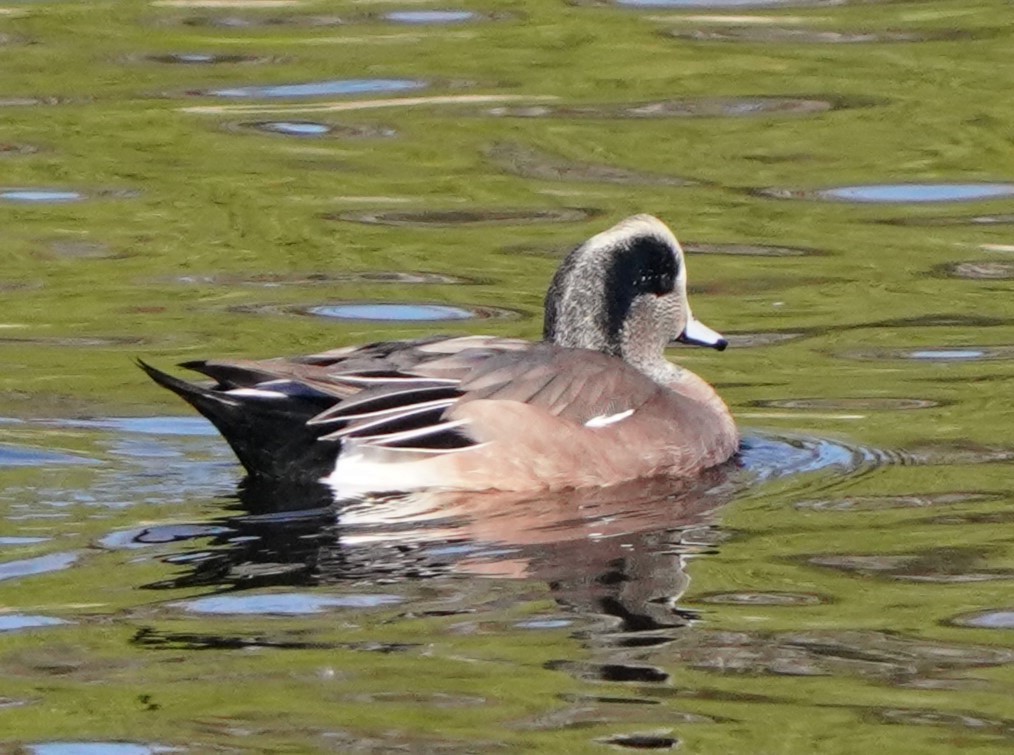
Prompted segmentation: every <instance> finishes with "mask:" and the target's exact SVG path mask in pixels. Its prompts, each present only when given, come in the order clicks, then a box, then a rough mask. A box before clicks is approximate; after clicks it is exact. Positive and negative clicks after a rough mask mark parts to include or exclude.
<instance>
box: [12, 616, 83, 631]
mask: <svg viewBox="0 0 1014 755" xmlns="http://www.w3.org/2000/svg"><path fill="white" fill-rule="evenodd" d="M68 623H70V622H67V621H64V620H63V619H56V618H53V617H52V616H29V615H27V614H23V613H11V614H4V615H0V632H16V631H17V630H19V629H35V628H37V627H54V626H58V625H60V624H68Z"/></svg>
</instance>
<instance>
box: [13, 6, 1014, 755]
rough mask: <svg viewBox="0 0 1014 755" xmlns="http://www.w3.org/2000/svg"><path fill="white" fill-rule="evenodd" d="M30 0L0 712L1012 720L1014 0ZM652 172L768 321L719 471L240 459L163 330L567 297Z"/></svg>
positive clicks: (697, 266)
mask: <svg viewBox="0 0 1014 755" xmlns="http://www.w3.org/2000/svg"><path fill="white" fill-rule="evenodd" d="M241 6H242V7H241ZM8 10H9V11H14V12H3V11H0V70H2V71H3V76H0V110H2V114H3V118H2V119H0V120H2V122H0V160H2V164H3V170H4V178H3V186H2V187H0V235H2V243H3V260H4V264H3V267H2V269H0V295H2V300H3V306H2V308H0V360H2V363H3V369H2V370H0V607H2V610H0V677H2V678H3V680H4V685H3V689H2V690H0V750H3V751H8V750H9V751H24V752H36V753H49V754H50V755H53V754H59V753H90V752H95V753H99V752H101V753H125V754H126V753H155V752H173V751H182V752H233V751H237V750H241V751H256V752H266V751H279V752H281V751H287V752H321V751H323V752H450V753H459V752H460V753H464V752H468V753H479V752H482V753H485V752H490V753H497V752H505V751H507V752H531V753H559V752H574V753H583V752H589V753H599V752H607V751H633V750H639V749H640V750H643V749H650V750H665V749H673V748H677V747H678V748H680V749H681V751H685V752H693V753H702V754H708V753H715V754H716V755H717V754H723V755H724V754H725V753H730V752H758V753H765V752H779V753H788V754H790V755H792V754H797V753H798V755H810V753H813V752H821V753H829V755H835V754H836V753H840V754H841V755H846V754H851V753H855V752H863V751H877V752H890V753H894V752H899V753H903V752H913V753H914V752H920V753H921V752H933V753H941V752H943V753H948V752H955V753H956V752H962V753H965V752H983V753H985V752H1005V751H1008V750H1010V749H1011V746H1012V744H1014V743H1012V737H1014V734H1012V732H1014V723H1012V718H1014V716H1012V714H1011V706H1010V699H1011V689H1012V688H1014V633H1012V627H1014V620H1012V601H1011V597H1010V596H1011V584H1012V579H1014V565H1012V554H1014V551H1012V547H1011V543H1010V536H1009V534H1008V530H1009V528H1010V525H1011V522H1012V517H1011V511H1014V498H1012V494H1011V484H1010V481H1011V479H1012V472H1014V421H1012V420H1014V417H1012V414H1011V401H1010V396H1011V395H1014V379H1012V373H1011V365H1012V356H1014V295H1012V294H1014V291H1012V285H1014V283H1012V278H1011V271H1010V250H1011V247H1012V243H1014V239H1012V237H1011V233H1010V229H1011V223H1012V222H1014V194H1012V193H1011V189H1010V181H1011V180H1012V179H1014V153H1012V151H1011V150H1010V149H1009V147H1010V144H1009V124H1010V123H1012V122H1014V99H1012V98H1011V97H1010V96H1009V93H1010V91H1012V90H1014V73H1012V69H1011V67H1010V65H1009V59H1010V49H1011V47H1012V45H1014V27H1012V26H1011V25H1010V24H1002V23H999V22H998V20H997V19H998V18H1000V17H1001V16H1002V14H1003V13H1004V11H1009V8H1008V7H1006V6H1005V5H1004V4H1003V3H997V2H992V1H991V0H938V1H937V2H934V3H911V2H834V1H831V2H813V3H804V2H778V1H777V0H770V1H769V2H764V0H732V2H721V0H698V1H696V2H677V0H672V1H671V2H630V3H627V2H564V3H538V2H523V3H520V4H516V5H512V6H511V8H510V12H509V13H507V12H500V11H495V10H494V11H491V10H490V8H487V7H480V6H478V5H473V4H469V3H465V4H454V5H446V6H441V5H427V6H425V7H424V6H422V5H418V4H414V3H403V4H388V5H385V6H383V7H381V6H375V7H374V6H370V7H368V8H364V7H359V6H356V7H353V6H352V5H349V7H335V8H329V9H327V10H326V11H325V10H323V8H315V7H311V6H308V5H299V4H291V3H289V4H278V3H274V2H271V3H267V4H265V3H259V4H257V5H252V4H251V5H243V4H236V3H231V4H230V7H228V8H225V7H208V6H205V7H194V6H188V5H187V4H185V3H176V2H168V3H156V4H141V5H136V6H134V5H130V4H127V5H124V4H115V5H109V6H106V5H101V4H98V5H96V4H94V3H83V4H82V3H53V2H48V0H35V1H33V2H31V3H16V4H15V6H13V7H12V8H10V9H8ZM385 14H387V17H385ZM493 20H495V23H486V21H493ZM779 30H780V31H779ZM685 32H695V33H696V34H695V35H694V38H692V39H683V38H677V37H675V36H674V34H680V33H685ZM814 35H815V36H814ZM839 42H854V43H853V44H844V43H841V44H839ZM885 71H887V72H889V73H890V75H885ZM437 86H439V87H440V88H441V91H440V92H438V93H437V94H436V95H434V96H432V97H430V96H422V95H426V94H427V93H428V91H429V89H425V88H424V87H429V88H436V87H437ZM466 90H467V91H466ZM338 113H340V114H341V115H340V120H337V119H338V118H339V116H338V115H337V114H338ZM108 187H125V188H123V189H110V188H108ZM751 187H775V188H774V189H773V190H772V191H771V192H769V194H774V195H775V196H776V197H784V198H785V201H777V200H776V199H774V198H772V196H770V195H763V194H761V195H759V194H758V193H757V192H756V189H755V188H751ZM812 187H816V189H813V188H812ZM779 192H780V193H779ZM822 192H826V194H822ZM127 198H129V199H130V201H129V202H127V201H122V200H126V199H127ZM792 199H798V200H809V201H791V200H792ZM98 200H101V201H98ZM971 202H974V204H967V203H971ZM972 208H974V210H973V209H972ZM635 212H652V213H655V214H657V215H659V216H661V217H662V218H663V219H665V220H666V221H667V222H669V223H670V224H671V225H672V227H673V229H674V231H675V232H676V233H677V235H678V236H679V238H680V239H681V240H683V241H685V242H686V243H685V246H686V248H687V250H688V255H687V268H688V275H689V284H690V287H691V291H692V294H691V296H692V304H693V307H694V313H695V314H696V315H697V316H699V317H700V318H701V319H702V320H703V321H705V322H707V323H708V324H709V325H710V326H712V327H714V328H716V329H718V330H720V331H722V332H724V333H726V334H729V335H730V341H731V343H732V345H731V347H730V348H729V349H728V350H726V351H725V352H724V353H721V354H719V353H713V352H707V351H704V350H700V349H691V348H679V349H672V350H671V351H670V352H669V355H670V357H671V358H672V359H674V360H676V361H678V362H680V363H681V364H683V365H684V366H685V367H686V368H689V369H691V370H693V371H694V372H696V373H698V374H700V375H701V376H702V377H704V378H705V379H707V380H708V381H710V382H712V383H714V384H715V385H716V386H717V388H718V390H719V392H720V393H721V395H722V396H723V397H724V399H725V400H726V401H727V402H728V404H729V405H730V407H731V409H732V411H733V413H734V414H735V415H736V417H737V421H738V423H739V425H740V427H741V429H742V432H743V447H742V451H741V454H740V455H739V457H738V458H737V459H736V460H735V462H734V463H732V464H730V465H728V466H727V467H725V468H723V469H720V470H716V471H715V472H713V473H711V474H709V475H705V476H703V477H702V478H701V479H699V480H696V481H694V482H693V483H689V482H687V483H683V484H678V485H673V484H671V482H670V483H668V484H659V483H655V482H652V483H648V482H642V483H637V484H632V485H628V486H623V487H621V488H617V489H612V490H595V491H583V492H580V493H579V492H572V493H566V494H561V495H558V496H549V497H547V496H527V497H526V496H520V497H518V496H506V495H494V494H486V495H471V496H467V495H463V496H450V495H444V496H438V495H429V496H426V495H419V496H414V497H413V496H407V497H406V496H391V497H382V498H378V499H372V500H346V501H334V500H332V499H331V496H330V492H329V491H328V490H326V489H318V488H317V487H316V486H306V487H299V488H294V487H292V486H281V487H267V486H263V485H256V484H251V483H244V482H242V471H241V469H240V468H239V466H238V465H237V464H236V462H235V460H234V458H233V455H232V453H231V451H230V450H229V448H228V446H227V444H226V443H225V442H224V441H222V440H221V438H220V437H219V436H218V434H217V433H216V432H215V431H214V429H213V428H212V427H211V426H210V425H209V424H208V423H206V422H205V421H204V420H203V419H201V418H200V417H197V416H196V415H194V414H193V413H192V412H190V410H189V409H188V408H187V407H186V406H184V405H183V404H182V403H181V402H179V401H178V400H177V399H176V398H175V397H173V396H171V395H170V394H168V393H167V392H164V391H161V390H160V389H158V388H157V387H156V386H154V385H153V384H152V383H151V382H150V381H149V380H148V379H147V378H146V377H145V376H144V374H143V373H141V371H140V370H138V369H137V368H136V367H135V366H134V364H133V361H132V360H133V359H134V358H135V357H141V358H143V359H145V360H146V361H151V362H152V363H153V364H156V365H158V366H160V367H163V368H165V369H167V370H175V368H174V367H173V365H174V364H175V363H178V362H186V361H190V360H195V359H201V358H205V357H212V356H216V355H222V356H228V357H231V358H239V357H251V358H263V357H269V356H275V355H282V354H300V353H315V352H320V351H323V350H326V349H330V348H335V347H340V346H344V345H348V344H353V343H363V342H370V341H379V340H385V339H391V338H412V337H419V336H424V335H428V334H431V333H434V332H439V333H454V334H464V333H490V334H494V335H501V336H512V337H524V338H537V337H538V336H539V334H540V332H541V328H542V318H541V314H540V313H541V308H542V301H543V297H544V294H545V288H546V285H547V284H548V281H549V280H550V278H551V276H552V274H553V271H554V268H555V267H556V265H557V264H558V263H559V260H560V259H561V257H562V255H563V254H564V253H566V251H567V250H569V249H571V248H573V246H574V245H576V244H578V243H580V242H581V241H582V240H584V239H585V238H587V237H589V236H591V235H592V234H594V233H597V232H599V231H601V230H603V229H604V228H606V227H608V226H609V225H611V224H612V223H613V222H615V221H616V220H619V219H620V218H622V217H625V216H626V215H629V214H633V213H635ZM504 252H507V253H504ZM465 283H467V284H469V285H462V284H465ZM307 315H310V316H307ZM180 372H181V373H182V371H180Z"/></svg>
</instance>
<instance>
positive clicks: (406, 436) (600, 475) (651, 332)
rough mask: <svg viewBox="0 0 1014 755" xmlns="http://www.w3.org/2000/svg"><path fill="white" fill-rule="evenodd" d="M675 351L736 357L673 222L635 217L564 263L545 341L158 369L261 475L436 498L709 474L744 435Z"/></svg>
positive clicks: (155, 373)
mask: <svg viewBox="0 0 1014 755" xmlns="http://www.w3.org/2000/svg"><path fill="white" fill-rule="evenodd" d="M673 340H677V341H681V342H684V343H688V344H697V345H702V346H710V347H712V348H715V349H718V350H720V351H721V350H722V349H724V348H725V347H726V345H727V342H726V340H725V339H724V338H722V337H721V336H720V335H719V334H718V333H716V332H715V331H713V330H711V329H710V328H708V327H707V326H705V325H703V324H702V323H701V322H699V321H698V320H696V319H694V317H693V315H692V314H691V311H690V306H689V304H688V302H687V278H686V265H685V260H684V256H683V250H682V249H681V247H680V245H679V242H678V241H677V240H676V237H675V236H674V235H673V233H672V231H670V230H669V228H668V227H666V225H665V224H664V223H662V222H661V221H660V220H658V219H657V218H654V217H652V216H650V215H635V216H633V217H630V218H627V219H626V220H624V221H622V222H620V223H618V224H617V225H615V226H613V227H612V228H610V229H608V230H606V231H604V232H602V233H599V234H598V235H596V236H593V237H592V238H590V239H588V240H587V241H585V242H584V243H583V244H581V245H580V246H578V247H577V248H575V249H574V250H573V251H572V252H570V254H568V255H567V257H566V258H565V259H564V261H563V263H562V264H561V266H560V268H559V269H558V270H557V272H556V275H555V276H554V277H553V280H552V283H551V284H550V286H549V290H548V292H547V294H546V301H545V320H544V329H543V340H542V341H541V342H537V343H536V342H531V341H525V340H520V339H512V338H496V337H492V336H464V337H453V336H450V337H449V336H438V337H433V338H425V339H419V340H406V341H387V342H380V343H372V344H368V345H365V346H350V347H346V348H339V349H334V350H331V351H326V352H323V353H321V354H314V355H311V356H303V357H295V358H277V359H269V360H264V361H248V360H209V361H193V362H185V363H183V364H181V365H180V366H181V367H185V368H188V369H191V370H195V371H197V372H200V373H203V374H204V375H206V376H208V377H210V378H211V379H212V380H213V381H214V382H213V383H211V384H203V385H202V384H195V383H189V382H186V381H184V380H181V379H179V378H176V377H173V376H172V375H169V374H167V373H165V372H162V371H160V370H158V369H156V368H154V367H152V366H150V365H148V364H145V363H144V362H139V365H140V366H141V368H142V369H144V371H145V372H147V373H148V375H149V376H151V378H152V379H153V380H154V381H155V382H156V383H158V384H159V385H161V386H163V387H165V388H167V389H169V390H171V391H173V392H175V393H177V394H179V395H180V396H181V397H182V398H183V399H185V400H186V401H187V402H189V403H190V404H191V405H192V406H193V407H194V408H195V409H197V411H199V412H200V413H201V414H203V415H204V416H205V417H207V418H208V419H209V420H210V421H211V422H212V423H213V424H214V425H215V427H217V428H218V430H219V432H221V433H222V435H223V436H224V437H225V439H226V440H227V441H228V442H229V444H230V445H231V446H232V449H233V451H235V453H236V455H237V456H238V457H239V460H240V461H241V462H242V464H243V466H244V467H245V468H246V470H247V472H248V473H249V474H250V475H251V477H254V478H270V479H290V480H322V481H324V482H326V483H328V484H330V485H331V486H332V487H333V488H334V489H335V491H336V494H338V495H345V494H353V493H365V492H377V491H392V490H400V491H408V490H419V489H431V488H449V489H459V490H487V489H493V490H515V491H523V490H561V489H567V488H580V487H588V486H604V485H612V484H616V483H619V482H623V481H626V480H632V479H637V478H648V477H659V476H668V477H679V478H685V477H689V476H692V475H696V474H697V473H699V472H700V471H702V470H704V469H708V468H710V467H714V466H716V465H718V464H721V463H722V462H724V461H726V460H727V459H729V457H731V456H732V455H733V454H734V453H735V452H736V449H737V446H738V442H739V440H738V433H737V431H736V425H735V423H734V422H733V419H732V416H731V415H730V414H729V410H728V409H727V407H726V406H725V404H724V403H723V401H722V399H721V398H720V397H719V396H718V394H717V393H716V392H715V390H714V388H712V387H711V386H710V385H709V384H708V383H707V382H705V381H704V380H703V379H701V378H700V377H698V376H697V375H695V374H693V373H692V372H690V371H689V370H687V369H684V368H682V367H679V366H677V365H675V364H673V363H671V362H669V361H668V360H667V359H666V358H665V354H664V349H665V348H666V346H667V345H668V344H669V343H670V342H671V341H673Z"/></svg>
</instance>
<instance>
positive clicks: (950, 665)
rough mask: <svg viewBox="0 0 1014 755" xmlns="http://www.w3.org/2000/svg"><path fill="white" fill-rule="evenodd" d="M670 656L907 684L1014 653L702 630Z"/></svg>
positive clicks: (851, 634)
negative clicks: (912, 680)
mask: <svg viewBox="0 0 1014 755" xmlns="http://www.w3.org/2000/svg"><path fill="white" fill-rule="evenodd" d="M666 658H667V660H668V661H669V662H670V663H679V664H680V665H681V666H689V667H690V668H694V669H701V670H706V671H711V672H714V673H721V674H742V673H754V674H773V675H788V676H827V677H836V678H841V677H843V676H855V677H860V678H865V679H871V680H877V681H881V682H887V683H890V684H903V683H904V682H906V681H908V680H910V679H913V678H922V677H925V676H926V675H927V674H941V673H948V672H953V671H955V670H962V669H974V668H983V667H991V666H1002V665H1004V664H1007V663H1010V662H1011V660H1012V659H1014V654H1012V653H1011V651H1010V650H1008V649H1006V648H992V647H976V646H971V645H966V644H957V643H954V644H945V643H942V642H929V641H926V640H923V639H919V638H914V637H905V636H902V635H899V634H897V633H886V632H872V631H855V630H822V631H821V630H812V631H797V632H784V633H774V634H772V633H770V632H746V631H739V632H733V631H698V632H684V633H681V634H680V635H679V636H677V637H676V638H675V641H674V642H673V643H672V644H670V645H669V646H667V648H666Z"/></svg>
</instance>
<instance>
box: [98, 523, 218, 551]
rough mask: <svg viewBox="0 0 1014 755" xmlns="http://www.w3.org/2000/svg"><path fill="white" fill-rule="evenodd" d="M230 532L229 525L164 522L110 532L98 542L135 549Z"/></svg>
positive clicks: (107, 545)
mask: <svg viewBox="0 0 1014 755" xmlns="http://www.w3.org/2000/svg"><path fill="white" fill-rule="evenodd" d="M229 532H231V530H230V529H229V528H227V527H220V526H215V525H210V524H185V523H177V524H162V525H152V526H150V527H139V528H136V529H130V530H119V531H117V532H110V533H109V534H108V535H106V536H105V537H103V538H102V539H100V540H99V541H98V543H99V545H100V546H101V547H102V548H106V549H108V550H135V549H138V548H147V547H149V546H152V545H163V544H165V543H176V542H180V541H183V540H194V539H197V538H201V537H215V536H218V535H226V534H228V533H229Z"/></svg>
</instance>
